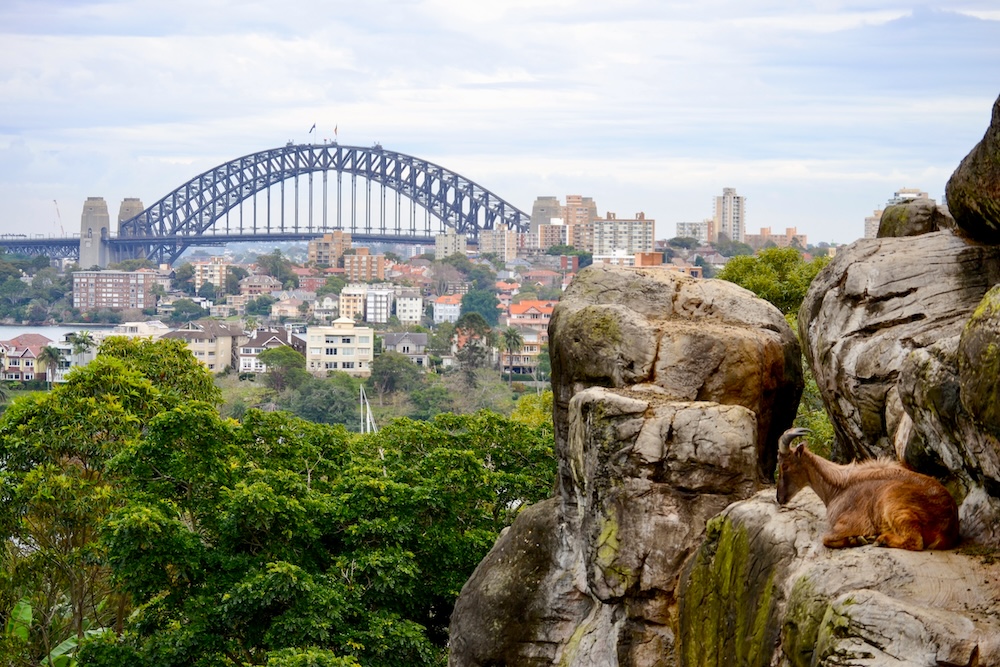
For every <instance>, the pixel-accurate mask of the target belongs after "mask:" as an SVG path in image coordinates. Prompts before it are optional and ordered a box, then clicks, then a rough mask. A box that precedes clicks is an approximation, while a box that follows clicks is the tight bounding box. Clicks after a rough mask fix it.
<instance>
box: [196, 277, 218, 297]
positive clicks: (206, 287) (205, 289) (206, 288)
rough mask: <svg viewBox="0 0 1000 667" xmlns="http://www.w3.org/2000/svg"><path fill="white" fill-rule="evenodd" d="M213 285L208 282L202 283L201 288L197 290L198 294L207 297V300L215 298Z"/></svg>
mask: <svg viewBox="0 0 1000 667" xmlns="http://www.w3.org/2000/svg"><path fill="white" fill-rule="evenodd" d="M215 295H216V292H215V285H214V284H212V283H209V282H206V283H204V284H202V286H201V289H199V290H198V296H200V297H201V298H202V299H208V300H209V301H214V300H215Z"/></svg>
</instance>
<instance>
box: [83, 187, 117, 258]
mask: <svg viewBox="0 0 1000 667" xmlns="http://www.w3.org/2000/svg"><path fill="white" fill-rule="evenodd" d="M110 227H111V216H109V215H108V204H107V202H105V201H104V197H87V201H85V202H84V203H83V215H82V216H80V267H81V268H83V269H89V268H91V267H92V266H97V267H100V268H102V269H103V268H107V266H108V261H109V257H110V254H111V253H110V251H109V249H108V244H107V239H108V237H109V236H110V235H111V233H110V232H111V229H110Z"/></svg>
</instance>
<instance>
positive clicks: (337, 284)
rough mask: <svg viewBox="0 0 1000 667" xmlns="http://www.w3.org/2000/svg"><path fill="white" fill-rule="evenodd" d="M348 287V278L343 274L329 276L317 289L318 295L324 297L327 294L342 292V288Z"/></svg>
mask: <svg viewBox="0 0 1000 667" xmlns="http://www.w3.org/2000/svg"><path fill="white" fill-rule="evenodd" d="M345 287H347V280H345V279H344V278H343V277H341V276H327V279H326V282H324V283H323V284H322V285H320V288H319V289H318V290H316V297H317V298H322V297H324V296H326V295H327V294H340V292H341V290H343V289H344V288H345Z"/></svg>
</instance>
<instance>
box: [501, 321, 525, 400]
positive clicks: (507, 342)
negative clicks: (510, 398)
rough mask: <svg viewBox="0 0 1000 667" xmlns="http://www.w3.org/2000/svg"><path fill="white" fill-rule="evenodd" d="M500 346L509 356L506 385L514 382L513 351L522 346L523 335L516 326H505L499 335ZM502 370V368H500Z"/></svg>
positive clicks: (518, 349)
mask: <svg viewBox="0 0 1000 667" xmlns="http://www.w3.org/2000/svg"><path fill="white" fill-rule="evenodd" d="M500 346H501V348H502V349H503V350H504V351H506V352H507V354H508V355H509V358H510V368H509V369H508V371H507V386H513V384H514V353H515V352H519V351H520V350H521V348H522V347H524V336H522V335H521V332H520V331H518V330H517V328H516V327H507V328H506V329H504V330H503V334H502V335H501V337H500ZM501 370H502V369H501Z"/></svg>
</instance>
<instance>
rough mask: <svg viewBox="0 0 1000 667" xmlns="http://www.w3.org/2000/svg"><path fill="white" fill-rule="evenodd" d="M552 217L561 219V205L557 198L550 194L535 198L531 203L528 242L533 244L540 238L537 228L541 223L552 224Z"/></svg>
mask: <svg viewBox="0 0 1000 667" xmlns="http://www.w3.org/2000/svg"><path fill="white" fill-rule="evenodd" d="M554 219H558V220H560V221H562V219H563V207H562V204H560V203H559V198H558V197H552V196H545V197H537V198H535V202H534V203H533V204H532V205H531V227H530V232H531V234H530V239H529V244H531V245H533V244H534V243H536V242H537V241H538V239H539V238H540V237H539V236H538V228H539V227H540V226H541V225H549V224H552V220H554Z"/></svg>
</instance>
